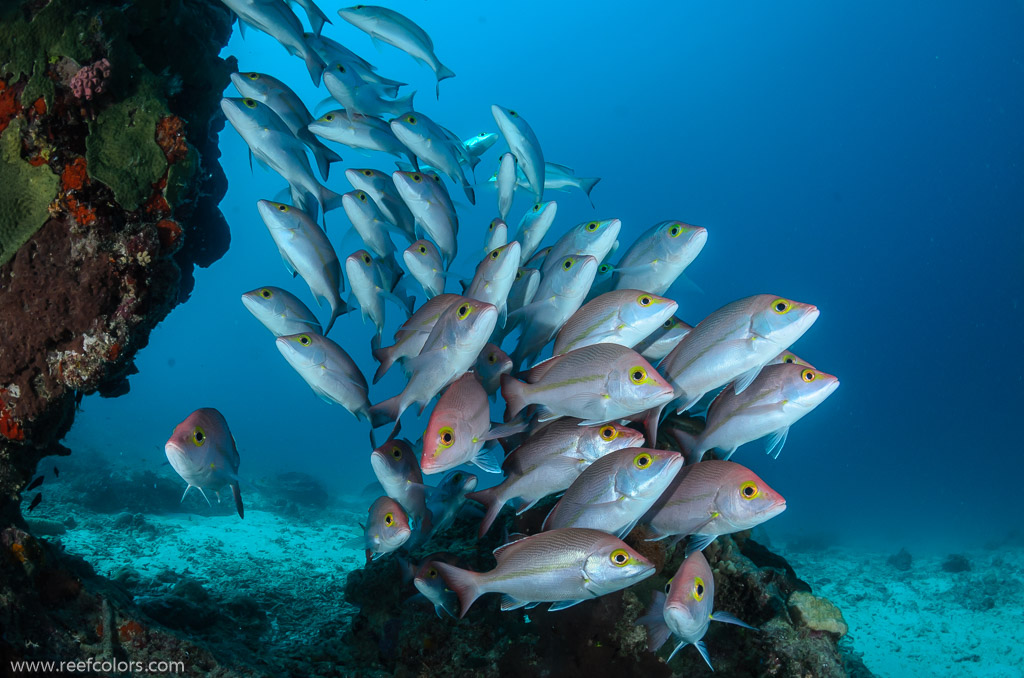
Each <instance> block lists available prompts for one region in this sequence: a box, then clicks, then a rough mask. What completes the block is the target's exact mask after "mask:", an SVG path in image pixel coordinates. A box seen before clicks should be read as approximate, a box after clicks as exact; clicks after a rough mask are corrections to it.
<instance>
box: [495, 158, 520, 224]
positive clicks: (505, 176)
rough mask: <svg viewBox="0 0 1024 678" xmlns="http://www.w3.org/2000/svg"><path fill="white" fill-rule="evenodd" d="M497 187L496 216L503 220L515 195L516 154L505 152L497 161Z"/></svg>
mask: <svg viewBox="0 0 1024 678" xmlns="http://www.w3.org/2000/svg"><path fill="white" fill-rule="evenodd" d="M495 181H496V184H495V185H496V187H497V189H498V217H499V218H500V219H501V220H502V221H504V220H505V219H508V213H509V211H511V209H512V201H513V200H514V199H515V197H516V156H515V155H513V154H512V153H505V154H504V155H503V156H501V160H500V161H499V163H498V174H497V178H496V180H495Z"/></svg>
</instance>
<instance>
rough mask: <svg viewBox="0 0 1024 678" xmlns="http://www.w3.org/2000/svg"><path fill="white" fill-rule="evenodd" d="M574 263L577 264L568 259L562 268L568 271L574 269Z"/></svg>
mask: <svg viewBox="0 0 1024 678" xmlns="http://www.w3.org/2000/svg"><path fill="white" fill-rule="evenodd" d="M573 263H575V262H573V260H572V259H566V260H565V261H563V262H562V268H563V269H564V270H566V271H568V270H569V269H570V268H572V265H573Z"/></svg>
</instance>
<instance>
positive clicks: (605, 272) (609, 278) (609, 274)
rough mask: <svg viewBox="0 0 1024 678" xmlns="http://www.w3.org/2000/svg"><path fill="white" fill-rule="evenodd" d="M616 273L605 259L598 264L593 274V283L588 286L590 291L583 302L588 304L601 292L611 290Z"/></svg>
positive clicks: (616, 276) (615, 279) (616, 277)
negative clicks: (595, 272) (595, 273)
mask: <svg viewBox="0 0 1024 678" xmlns="http://www.w3.org/2000/svg"><path fill="white" fill-rule="evenodd" d="M618 275H619V274H618V273H616V272H615V267H614V266H613V265H611V264H609V263H608V262H607V261H606V262H604V263H603V264H601V265H600V266H598V267H597V275H595V276H594V284H593V285H591V286H590V291H589V292H587V298H586V301H585V302H584V303H586V304H589V303H590V302H591V301H593V300H594V299H596V298H598V297H599V296H601V295H602V294H607V293H608V292H611V291H613V290H614V289H615V283H616V281H617V280H618Z"/></svg>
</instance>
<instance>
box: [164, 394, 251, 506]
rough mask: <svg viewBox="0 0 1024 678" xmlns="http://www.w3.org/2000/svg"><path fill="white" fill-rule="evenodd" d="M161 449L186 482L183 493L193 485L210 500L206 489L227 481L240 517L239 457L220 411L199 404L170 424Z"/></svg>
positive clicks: (207, 500)
mask: <svg viewBox="0 0 1024 678" xmlns="http://www.w3.org/2000/svg"><path fill="white" fill-rule="evenodd" d="M164 453H165V454H166V455H167V461H168V462H169V463H170V464H171V468H173V469H174V470H175V472H177V474H178V475H179V476H181V479H182V480H184V481H185V482H186V483H188V487H186V488H185V494H183V495H181V499H182V501H184V500H185V495H187V494H188V491H189V490H190V489H192V488H193V487H194V488H196V489H197V490H199V493H200V494H201V495H203V498H204V499H206V503H207V504H209V503H210V499H209V497H207V496H206V490H211V491H213V492H216V493H217V500H218V501H219V500H220V494H219V491H220V490H221V489H222V488H223V487H224V486H225V485H228V486H230V487H231V494H232V496H233V497H234V499H235V510H236V511H238V517H239V518H244V517H245V516H244V513H245V511H244V510H243V508H242V493H241V491H240V490H239V489H238V464H239V461H240V457H239V456H238V449H237V448H236V447H235V439H234V438H233V437H232V435H231V430H230V429H229V428H228V422H227V420H226V419H225V418H224V415H223V414H221V413H220V412H218V411H217V410H215V409H213V408H212V407H203V408H201V409H198V410H196V411H195V412H193V413H192V414H190V415H188V417H186V418H185V420H184V421H183V422H181V423H180V424H178V425H177V426H175V427H174V432H173V433H171V437H170V438H168V440H167V442H166V443H165V444H164Z"/></svg>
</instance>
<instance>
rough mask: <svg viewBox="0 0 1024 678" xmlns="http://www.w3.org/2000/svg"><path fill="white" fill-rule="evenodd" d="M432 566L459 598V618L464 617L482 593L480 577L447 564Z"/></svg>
mask: <svg viewBox="0 0 1024 678" xmlns="http://www.w3.org/2000/svg"><path fill="white" fill-rule="evenodd" d="M434 566H435V567H437V569H438V571H439V572H440V573H441V576H443V577H444V580H445V582H447V583H448V588H450V589H451V590H452V591H455V595H457V596H458V597H459V618H460V619H461V618H462V617H465V616H466V612H467V611H468V610H469V606H470V605H472V604H473V602H474V601H475V600H476V599H477V598H479V597H480V596H481V594H483V593H484V592H483V591H482V590H481V586H480V575H479V574H477V573H476V572H473V571H471V570H463V569H462V568H458V567H455V566H454V565H449V564H448V563H434Z"/></svg>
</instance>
